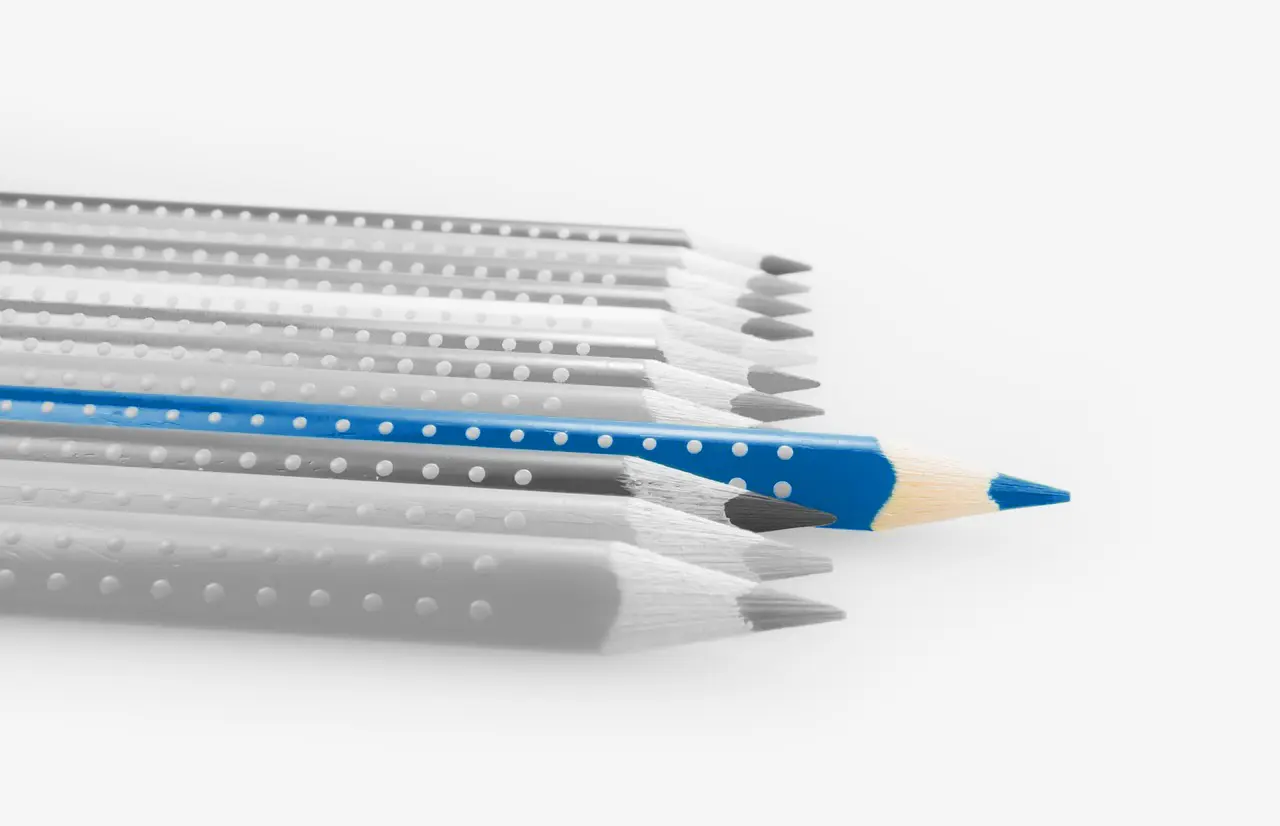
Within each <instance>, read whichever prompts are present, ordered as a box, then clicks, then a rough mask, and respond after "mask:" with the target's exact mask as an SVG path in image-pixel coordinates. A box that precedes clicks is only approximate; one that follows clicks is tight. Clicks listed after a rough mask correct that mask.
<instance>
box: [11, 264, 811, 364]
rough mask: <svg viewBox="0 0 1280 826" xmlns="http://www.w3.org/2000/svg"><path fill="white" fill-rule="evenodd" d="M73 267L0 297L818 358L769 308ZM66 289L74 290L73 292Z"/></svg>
mask: <svg viewBox="0 0 1280 826" xmlns="http://www.w3.org/2000/svg"><path fill="white" fill-rule="evenodd" d="M74 273H75V274H76V275H79V276H83V277H75V276H73V275H68V274H67V273H66V272H65V271H63V270H55V271H49V272H41V273H40V274H37V275H32V274H30V273H15V272H8V273H5V272H0V298H4V299H11V300H37V301H38V300H43V299H41V298H36V296H43V297H45V298H52V299H55V300H64V301H67V303H73V304H74V303H96V304H98V305H100V306H111V305H116V306H118V305H121V304H131V305H133V306H135V307H156V308H162V307H167V308H170V309H182V310H215V311H223V312H248V313H251V314H254V313H256V314H257V315H259V316H261V317H265V318H271V317H276V318H288V319H289V320H290V321H291V322H292V323H297V320H303V319H306V318H308V317H317V316H318V317H331V318H348V319H352V320H361V321H363V320H379V319H391V320H402V321H404V322H406V323H408V322H419V323H422V322H430V321H436V322H441V323H465V324H472V325H477V326H484V327H488V328H491V329H499V330H505V329H510V328H519V329H524V330H531V331H538V332H542V331H547V332H555V331H561V332H574V333H577V332H591V331H595V330H598V329H604V330H607V331H609V333H610V334H612V335H629V336H649V337H655V336H659V335H672V336H676V337H678V338H680V339H681V340H683V341H686V342H688V343H690V344H695V345H697V346H699V347H703V348H706V349H709V350H715V351H716V352H720V353H724V354H726V355H732V356H737V357H739V358H743V359H748V360H751V361H754V362H757V363H763V364H767V365H770V366H775V367H785V366H790V365H795V364H804V363H807V362H810V361H812V356H811V355H809V354H807V353H804V352H803V351H799V350H795V349H793V348H792V347H790V346H788V345H785V344H779V343H776V342H774V341H772V340H766V339H764V338H763V337H758V336H757V335H756V334H755V333H760V332H763V331H766V330H774V329H779V328H777V327H772V326H770V325H784V326H786V327H794V325H789V324H787V323H786V322H784V321H779V320H778V319H776V318H767V317H764V316H759V317H758V318H757V319H756V321H754V322H751V325H752V329H753V330H755V333H741V332H734V331H732V330H727V329H723V328H720V327H716V326H713V325H711V324H707V323H705V322H702V321H699V320H696V319H689V318H682V317H680V316H678V315H676V314H674V313H671V312H667V311H663V310H647V309H631V308H624V307H582V306H568V305H539V306H537V307H533V306H531V305H529V304H522V303H520V302H512V301H464V300H453V299H448V298H418V297H416V296H388V295H369V294H367V293H360V294H355V293H333V292H323V291H321V292H317V291H310V290H283V289H282V290H272V289H259V288H254V287H234V286H223V285H220V284H217V283H204V282H202V283H200V284H191V283H184V284H175V283H158V282H142V281H138V282H133V281H121V280H112V279H108V278H105V277H98V276H96V274H95V271H93V270H88V271H81V270H75V271H74ZM51 276H53V277H51ZM67 295H71V296H73V298H71V299H67V298H66V296H67ZM757 322H758V323H757ZM797 329H800V328H797Z"/></svg>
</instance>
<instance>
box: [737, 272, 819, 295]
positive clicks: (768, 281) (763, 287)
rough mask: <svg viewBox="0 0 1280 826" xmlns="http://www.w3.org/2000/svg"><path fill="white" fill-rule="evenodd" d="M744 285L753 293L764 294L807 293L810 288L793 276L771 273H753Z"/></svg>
mask: <svg viewBox="0 0 1280 826" xmlns="http://www.w3.org/2000/svg"><path fill="white" fill-rule="evenodd" d="M745 286H746V288H747V289H748V290H751V292H753V293H764V294H765V295H794V294H796V293H807V292H809V290H810V287H809V285H808V284H806V283H804V282H803V281H796V280H795V279H794V278H778V277H776V276H772V275H753V276H751V277H750V278H748V279H747V280H746V284H745Z"/></svg>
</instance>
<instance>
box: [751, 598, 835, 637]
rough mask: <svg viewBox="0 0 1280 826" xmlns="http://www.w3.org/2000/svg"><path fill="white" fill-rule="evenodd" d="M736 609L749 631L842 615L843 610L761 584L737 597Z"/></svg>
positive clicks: (820, 620) (829, 618)
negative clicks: (748, 626)
mask: <svg viewBox="0 0 1280 826" xmlns="http://www.w3.org/2000/svg"><path fill="white" fill-rule="evenodd" d="M738 611H739V613H741V614H742V618H743V619H745V620H746V621H747V622H748V623H750V624H751V630H752V631H772V630H774V629H776V628H793V627H795V626H797V625H814V624H816V623H819V622H834V621H836V620H842V619H844V611H842V610H840V609H839V608H837V607H835V606H834V605H827V604H826V603H822V602H814V601H813V600H811V599H805V598H803V597H797V596H792V595H791V594H784V593H782V592H780V591H775V590H773V589H772V588H763V587H756V588H752V589H751V590H750V591H748V592H747V593H745V594H743V595H742V596H740V597H738Z"/></svg>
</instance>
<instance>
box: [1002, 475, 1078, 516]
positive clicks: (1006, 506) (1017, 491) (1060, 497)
mask: <svg viewBox="0 0 1280 826" xmlns="http://www.w3.org/2000/svg"><path fill="white" fill-rule="evenodd" d="M987 495H988V496H990V497H991V501H993V502H995V503H996V504H997V505H999V506H1000V510H1002V511H1007V510H1013V509H1014V508H1034V507H1036V506H1037V505H1056V504H1058V503H1059V502H1070V501H1071V494H1070V493H1068V492H1067V491H1065V490H1059V489H1058V488H1051V487H1049V486H1048V485H1041V484H1038V483H1036V482H1028V481H1027V480H1026V479H1019V478H1018V477H1016V476H1005V475H1004V474H1003V473H1002V474H1000V475H999V476H997V477H996V478H994V479H992V480H991V487H990V488H989V489H988V491H987Z"/></svg>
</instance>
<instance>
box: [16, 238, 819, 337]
mask: <svg viewBox="0 0 1280 826" xmlns="http://www.w3.org/2000/svg"><path fill="white" fill-rule="evenodd" d="M14 236H17V237H16V238H14ZM40 237H41V236H37V235H34V234H31V235H28V234H25V233H5V232H2V231H0V243H3V244H5V246H6V247H7V248H8V250H7V251H3V252H0V260H3V261H5V262H8V263H9V264H10V265H11V266H12V265H17V266H19V267H25V268H26V271H28V272H36V273H43V272H46V271H47V270H46V268H49V267H53V268H58V269H59V270H61V271H62V272H64V273H67V274H75V272H76V271H77V270H79V271H80V272H81V273H82V274H87V273H88V272H97V273H99V277H105V278H113V279H120V278H125V277H126V276H125V275H124V274H123V273H124V271H125V270H128V271H129V274H130V276H132V277H133V278H135V279H137V278H147V279H149V280H153V281H162V282H171V281H178V282H181V281H183V280H188V281H189V280H194V277H196V276H199V277H201V278H203V277H204V275H205V274H208V275H209V276H210V278H211V280H213V279H215V278H216V281H217V283H220V284H235V283H240V284H244V285H252V286H255V287H272V288H275V289H306V290H325V291H328V290H332V291H335V292H353V293H361V292H371V293H380V294H382V295H415V296H419V297H430V296H433V295H434V296H440V297H444V298H453V299H473V300H484V301H494V300H496V301H528V302H532V303H535V304H583V305H587V306H601V307H637V308H648V309H655V310H669V311H671V312H676V313H680V314H681V315H685V316H688V317H690V318H697V319H700V320H702V321H705V322H706V323H708V324H714V325H715V326H717V327H724V328H725V329H726V330H737V331H740V332H741V331H748V330H750V329H754V327H753V322H754V323H756V324H758V323H760V322H759V319H760V317H761V316H767V317H776V316H783V315H792V314H795V313H802V312H808V308H806V307H804V306H802V305H799V304H796V303H794V302H790V301H785V300H783V299H781V298H774V297H771V296H765V295H758V294H755V293H739V294H736V295H734V296H727V297H725V296H719V295H713V294H708V291H705V290H698V291H693V290H687V289H683V288H676V287H660V288H635V287H628V288H619V287H613V286H609V287H605V286H596V285H574V284H548V283H539V282H536V281H535V282H532V283H517V282H513V281H511V280H508V279H505V278H504V279H489V278H487V277H486V278H484V279H479V278H475V277H472V276H467V275H459V274H458V273H457V271H456V268H451V267H449V266H445V267H443V268H442V270H443V272H442V273H441V274H433V273H425V272H424V273H422V274H416V273H412V272H404V271H401V272H396V271H394V270H382V269H377V270H365V269H362V268H361V269H355V268H356V267H363V262H362V261H361V260H360V259H358V258H351V259H349V260H348V261H347V262H346V263H347V265H346V266H343V267H341V268H339V269H332V268H328V267H325V268H321V267H313V266H303V265H299V266H295V267H290V266H287V265H286V264H285V263H284V259H285V258H286V256H285V255H283V254H282V255H279V256H278V257H279V259H280V260H279V261H277V262H275V263H272V260H271V258H270V256H268V255H267V253H265V252H262V251H261V250H262V249H263V248H261V247H253V246H246V247H243V249H246V250H248V251H249V252H248V253H247V254H249V255H251V256H252V257H250V258H248V259H246V260H248V261H250V263H249V264H245V265H240V264H227V263H225V262H223V261H218V262H214V263H209V262H207V261H206V262H204V263H196V262H192V261H190V260H184V259H183V258H179V257H178V256H177V255H175V256H174V257H172V258H168V259H166V258H165V257H164V251H163V250H162V249H158V248H148V247H145V246H142V245H140V244H139V245H134V246H133V247H131V248H129V249H128V257H125V258H117V257H116V256H115V255H114V254H113V255H100V254H97V255H95V254H90V253H89V252H87V251H86V252H83V253H77V252H75V251H74V248H75V246H76V245H75V244H67V245H66V246H67V249H66V250H65V251H59V250H58V248H57V246H56V245H51V242H45V243H43V244H39V245H36V244H35V243H34V242H33V241H32V239H37V240H38V239H39V238H40ZM8 238H14V240H12V241H8V240H7V239H8ZM29 242H31V246H28V243H29ZM105 246H107V247H113V246H114V245H110V244H108V245H105ZM207 246H208V247H214V246H215V245H213V244H209V245H207ZM221 246H227V245H221ZM45 249H49V250H50V251H48V252H46V251H45ZM255 250H256V251H257V252H256V253H255V252H254V251H255ZM148 253H149V255H148ZM254 259H257V260H256V261H255V260H254ZM234 260H237V261H238V260H240V259H238V258H237V259H234ZM327 260H328V259H325V258H323V257H322V258H320V259H311V260H309V261H308V263H315V264H320V263H325V262H326V261H327ZM68 267H69V268H71V269H65V268H68ZM86 271H87V272H86ZM102 271H105V273H103V272H102Z"/></svg>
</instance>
